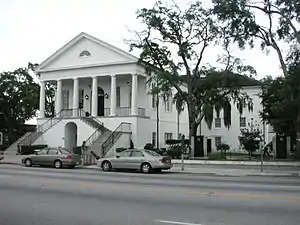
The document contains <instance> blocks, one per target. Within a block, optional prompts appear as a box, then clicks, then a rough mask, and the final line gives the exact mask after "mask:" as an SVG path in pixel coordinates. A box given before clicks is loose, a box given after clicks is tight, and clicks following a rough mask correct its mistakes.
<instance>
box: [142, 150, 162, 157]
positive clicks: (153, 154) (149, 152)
mask: <svg viewBox="0 0 300 225" xmlns="http://www.w3.org/2000/svg"><path fill="white" fill-rule="evenodd" d="M145 152H146V153H148V154H149V155H151V156H161V155H160V154H158V153H157V152H154V151H151V150H145Z"/></svg>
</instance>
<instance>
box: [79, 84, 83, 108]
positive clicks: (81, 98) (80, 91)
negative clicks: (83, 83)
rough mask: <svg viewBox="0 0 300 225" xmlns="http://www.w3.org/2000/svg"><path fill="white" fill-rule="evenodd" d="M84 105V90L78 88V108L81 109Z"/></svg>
mask: <svg viewBox="0 0 300 225" xmlns="http://www.w3.org/2000/svg"><path fill="white" fill-rule="evenodd" d="M83 106H84V90H83V89H80V90H79V109H83Z"/></svg>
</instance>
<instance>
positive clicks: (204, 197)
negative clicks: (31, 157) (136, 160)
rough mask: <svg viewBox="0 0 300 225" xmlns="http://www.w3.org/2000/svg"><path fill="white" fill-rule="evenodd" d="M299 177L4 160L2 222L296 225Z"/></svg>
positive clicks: (3, 224) (1, 168) (1, 170)
mask: <svg viewBox="0 0 300 225" xmlns="http://www.w3.org/2000/svg"><path fill="white" fill-rule="evenodd" d="M299 186H300V179H299V177H271V176H264V177H262V176H260V177H249V176H237V177H234V176H212V175H206V176H205V175H201V174H182V173H176V172H165V173H161V174H142V173H137V172H108V173H105V172H102V171H100V170H97V169H80V168H78V169H60V170H56V169H53V168H41V167H32V168H26V167H21V166H20V165H5V164H2V165H0V224H1V225H58V224H59V225H164V224H171V225H172V224H174V225H176V224H179V225H200V224H201V225H253V224H260V225H269V224H272V225H294V224H295V225H299V221H300V217H299V210H300V189H299Z"/></svg>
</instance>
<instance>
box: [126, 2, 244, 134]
mask: <svg viewBox="0 0 300 225" xmlns="http://www.w3.org/2000/svg"><path fill="white" fill-rule="evenodd" d="M137 18H138V19H139V20H140V21H141V23H142V24H143V26H144V30H143V31H140V32H136V34H137V37H136V40H133V41H130V47H131V50H132V49H139V50H140V51H141V54H140V59H141V63H143V64H146V66H148V70H147V72H148V74H149V75H150V76H149V83H151V85H152V86H153V87H154V88H152V94H158V93H161V94H162V95H165V94H167V95H169V94H170V93H171V91H172V90H176V94H175V96H174V100H175V102H176V107H177V108H178V109H182V107H184V106H186V107H187V109H188V115H189V123H190V136H195V135H196V129H197V127H198V125H199V124H200V122H201V121H202V119H203V118H205V121H207V123H208V126H209V127H210V126H211V122H212V119H213V111H214V109H215V110H216V112H217V114H218V115H219V113H220V111H221V110H223V111H224V119H225V120H224V122H225V125H226V126H227V127H229V126H230V124H231V117H230V116H229V113H230V112H231V104H230V102H231V100H234V101H235V102H241V101H242V100H243V101H245V99H249V98H247V96H246V95H244V96H243V95H242V94H241V86H240V85H238V83H237V82H236V81H237V78H238V76H232V75H233V73H232V72H233V71H230V70H229V69H228V68H230V67H227V70H217V69H216V68H212V67H207V66H205V65H204V63H203V58H204V57H205V52H206V51H207V48H208V47H209V46H214V45H215V44H216V43H218V42H219V41H220V40H219V38H220V33H222V30H221V29H220V27H219V26H217V25H216V23H215V19H216V18H215V17H214V15H212V14H211V12H210V10H208V9H205V8H204V7H203V6H202V4H201V2H200V1H196V2H195V3H193V4H191V5H190V6H189V7H188V8H186V9H182V8H180V7H179V6H178V5H176V4H175V3H174V4H172V5H166V4H164V3H162V2H161V1H158V2H157V3H156V4H155V5H154V6H153V7H152V8H149V9H148V8H143V9H140V10H139V11H138V12H137ZM229 62H230V63H231V60H229ZM182 75H185V76H182ZM153 91H154V92H155V93H153Z"/></svg>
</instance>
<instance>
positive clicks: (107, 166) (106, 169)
mask: <svg viewBox="0 0 300 225" xmlns="http://www.w3.org/2000/svg"><path fill="white" fill-rule="evenodd" d="M101 168H102V170H103V171H104V172H109V171H111V168H112V166H111V163H110V162H109V161H104V162H102V164H101Z"/></svg>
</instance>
